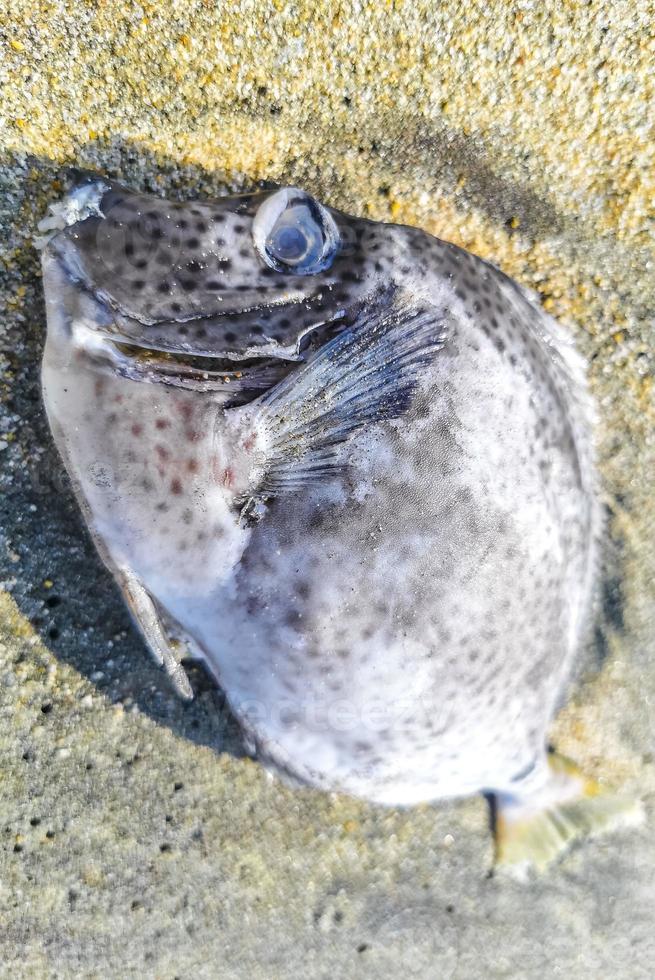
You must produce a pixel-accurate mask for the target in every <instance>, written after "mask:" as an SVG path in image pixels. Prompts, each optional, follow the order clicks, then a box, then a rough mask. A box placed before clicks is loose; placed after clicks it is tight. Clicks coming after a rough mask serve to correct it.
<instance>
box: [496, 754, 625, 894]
mask: <svg viewBox="0 0 655 980" xmlns="http://www.w3.org/2000/svg"><path fill="white" fill-rule="evenodd" d="M548 764H549V767H550V769H551V772H552V782H553V786H554V787H556V791H555V793H554V795H553V798H552V799H551V800H550V801H549V803H548V805H545V806H543V807H541V808H535V807H534V805H533V804H532V801H531V800H530V799H529V798H526V799H525V801H521V800H520V799H519V800H518V801H517V800H516V799H512V798H506V799H503V794H499V795H498V796H497V797H496V805H497V814H496V825H495V865H496V867H497V868H498V869H499V870H502V871H504V872H505V873H507V874H509V875H510V876H512V877H515V878H518V879H525V878H527V876H528V873H529V871H530V870H533V871H537V872H543V871H545V870H546V869H547V868H548V867H549V866H550V865H551V864H553V863H554V862H555V861H556V860H557V859H558V858H560V857H561V856H562V855H563V854H564V853H566V852H567V851H568V850H569V849H570V847H571V846H572V845H573V844H574V843H575V842H576V841H580V840H582V839H585V838H588V837H595V836H598V835H599V834H603V833H610V832H612V831H614V830H617V829H619V828H621V827H630V826H638V825H639V824H640V823H642V822H643V817H644V812H643V807H642V805H641V803H640V801H638V800H635V799H632V798H630V797H627V796H620V795H614V794H612V793H607V792H605V791H604V790H603V789H602V788H601V787H600V786H599V785H598V784H597V783H595V782H594V781H593V780H591V779H586V778H585V777H584V776H582V774H581V773H580V771H579V770H578V768H577V766H575V764H574V763H572V762H571V761H570V760H569V759H566V758H565V757H564V756H561V755H558V754H557V753H554V754H553V755H551V756H549V759H548ZM558 796H559V798H558Z"/></svg>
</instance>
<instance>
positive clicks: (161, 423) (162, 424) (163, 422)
mask: <svg viewBox="0 0 655 980" xmlns="http://www.w3.org/2000/svg"><path fill="white" fill-rule="evenodd" d="M170 424H171V423H170V422H169V420H168V419H157V421H156V422H155V426H156V427H157V428H158V429H167V428H168V427H169V425H170Z"/></svg>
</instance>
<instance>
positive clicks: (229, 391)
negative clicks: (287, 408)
mask: <svg viewBox="0 0 655 980" xmlns="http://www.w3.org/2000/svg"><path fill="white" fill-rule="evenodd" d="M74 341H75V345H76V347H77V348H78V349H82V350H84V352H85V354H86V356H87V357H88V358H89V359H90V361H91V362H92V363H93V365H94V366H95V367H96V368H99V369H101V370H105V371H109V372H111V373H112V374H114V375H116V374H118V375H119V376H120V377H123V378H126V379H128V380H130V381H137V382H147V383H152V384H165V385H171V386H174V387H178V388H186V389H189V390H193V391H200V392H207V393H210V392H211V393H215V394H218V395H219V396H220V397H221V400H222V401H226V402H228V403H229V404H230V405H237V404H245V403H246V402H248V401H251V400H252V399H253V398H256V397H258V396H259V395H261V394H263V393H264V392H265V391H267V390H268V389H269V388H272V387H273V386H274V385H276V384H277V383H278V382H279V381H281V380H282V379H283V378H284V377H286V375H287V374H289V372H290V371H292V370H293V369H294V368H295V367H297V366H298V361H297V360H287V359H284V358H280V357H263V356H255V357H247V358H239V359H234V358H231V357H228V356H220V355H218V356H216V355H208V354H198V353H191V352H189V351H186V350H163V349H160V348H155V347H148V346H145V345H143V344H137V343H134V342H133V341H132V340H127V339H125V338H123V337H120V338H119V337H116V336H111V335H108V334H106V333H104V332H102V333H99V332H98V331H97V330H96V329H93V328H91V327H88V326H84V325H81V324H76V325H75V327H74Z"/></svg>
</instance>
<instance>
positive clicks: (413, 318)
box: [237, 291, 446, 501]
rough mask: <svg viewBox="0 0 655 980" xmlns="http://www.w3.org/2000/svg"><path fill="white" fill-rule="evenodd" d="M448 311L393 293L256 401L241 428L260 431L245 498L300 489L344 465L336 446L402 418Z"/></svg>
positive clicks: (438, 345)
mask: <svg viewBox="0 0 655 980" xmlns="http://www.w3.org/2000/svg"><path fill="white" fill-rule="evenodd" d="M445 322H446V314H445V311H443V310H439V309H437V308H436V307H434V306H430V305H429V304H428V303H427V302H424V301H420V302H417V301H414V300H413V299H412V297H411V296H409V295H407V294H405V293H402V292H398V291H396V292H388V293H385V294H383V295H382V296H381V297H379V301H377V302H375V303H371V305H370V306H369V307H368V308H367V309H365V310H364V311H363V312H362V313H361V314H360V315H359V317H358V318H357V319H356V320H355V322H354V323H353V324H352V325H351V326H350V327H348V328H346V329H345V330H343V331H342V332H341V333H339V334H337V335H336V336H335V337H333V338H332V340H330V341H329V342H328V343H327V344H325V346H324V347H322V348H321V349H320V350H318V351H317V352H316V353H315V354H313V355H311V356H310V357H309V359H308V360H307V361H306V362H305V363H304V364H303V365H301V366H300V367H299V368H298V369H296V370H294V371H292V372H291V373H290V374H288V375H287V377H286V378H284V379H283V380H282V381H281V382H280V383H279V384H277V385H275V386H274V387H273V388H271V389H270V391H268V392H267V393H266V394H265V395H263V396H262V397H261V398H260V399H258V401H257V402H256V403H254V404H253V405H250V406H248V407H247V408H246V409H242V410H237V411H241V412H242V413H243V414H242V415H241V416H240V417H239V419H238V424H239V426H242V425H245V426H246V427H247V428H248V429H249V430H252V431H253V432H256V433H257V437H258V438H257V449H256V451H255V466H254V467H253V473H254V474H256V476H255V477H254V479H253V481H252V483H251V485H250V486H249V487H248V488H247V490H246V492H245V493H244V494H243V497H242V499H243V500H244V501H247V500H248V498H259V499H261V498H265V497H266V496H274V495H276V494H279V493H280V492H282V491H285V490H297V489H300V488H302V487H304V486H306V485H308V484H311V483H313V482H315V481H317V480H320V479H321V477H323V476H324V475H325V474H327V473H330V472H334V471H335V470H338V469H339V468H340V466H342V465H343V462H342V459H343V457H342V456H341V455H340V453H339V447H340V446H341V445H342V444H343V443H345V442H346V441H347V440H348V439H350V438H352V437H353V436H354V435H356V434H357V433H358V432H360V431H361V430H362V429H364V428H365V427H366V426H368V425H372V424H374V423H376V422H381V421H386V420H389V419H394V418H398V417H399V416H401V415H402V414H403V413H404V412H405V410H406V409H407V407H408V406H409V404H410V401H411V397H412V394H413V392H414V390H415V388H416V386H417V384H418V382H419V380H420V377H421V372H422V369H423V368H425V366H426V365H427V364H429V363H430V361H432V359H433V358H434V357H435V355H436V353H437V352H438V351H440V350H441V349H442V348H443V346H444V344H445V340H446V332H445Z"/></svg>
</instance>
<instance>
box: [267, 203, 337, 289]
mask: <svg viewBox="0 0 655 980" xmlns="http://www.w3.org/2000/svg"><path fill="white" fill-rule="evenodd" d="M253 238H254V242H255V247H256V249H257V251H258V252H259V254H260V256H261V257H262V258H263V260H264V261H265V262H266V264H267V265H268V266H270V267H271V268H272V269H276V270H277V271H278V272H290V273H293V274H294V275H301V276H307V275H313V274H315V273H317V272H322V271H323V270H324V269H327V268H328V267H329V266H330V265H331V264H332V262H333V260H334V256H335V255H336V253H337V249H338V247H339V232H338V230H337V226H336V224H335V222H334V219H333V218H332V216H331V214H330V213H329V211H327V209H326V208H324V207H323V206H322V205H321V204H319V203H318V201H315V200H314V198H313V197H310V196H309V194H305V192H304V191H301V190H298V189H297V188H295V187H286V188H284V189H283V190H280V191H277V192H276V193H275V194H272V195H271V196H270V197H268V198H267V199H266V200H265V201H264V203H263V204H262V205H261V207H260V208H259V210H258V212H257V214H256V215H255V218H254V221H253Z"/></svg>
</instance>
